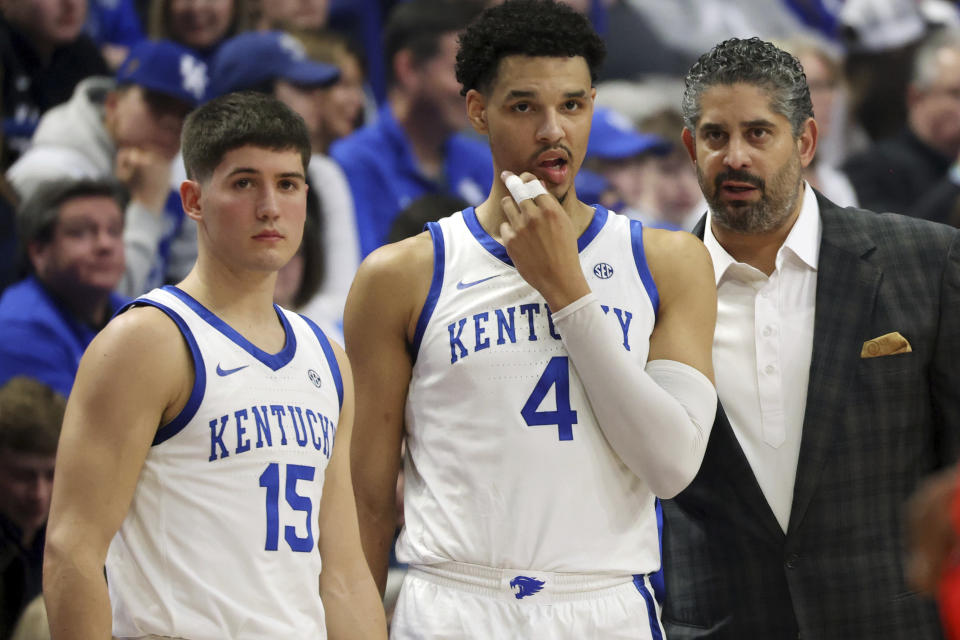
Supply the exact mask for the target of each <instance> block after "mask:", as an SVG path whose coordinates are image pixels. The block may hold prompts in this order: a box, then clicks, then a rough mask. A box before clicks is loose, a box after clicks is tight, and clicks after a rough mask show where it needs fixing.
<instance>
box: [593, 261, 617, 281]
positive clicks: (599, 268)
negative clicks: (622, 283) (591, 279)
mask: <svg viewBox="0 0 960 640" xmlns="http://www.w3.org/2000/svg"><path fill="white" fill-rule="evenodd" d="M593 275H595V276H597V277H598V278H600V279H601V280H606V279H607V278H609V277H610V276H612V275H613V267H611V266H610V265H608V264H607V263H606V262H598V263H597V264H595V265H593Z"/></svg>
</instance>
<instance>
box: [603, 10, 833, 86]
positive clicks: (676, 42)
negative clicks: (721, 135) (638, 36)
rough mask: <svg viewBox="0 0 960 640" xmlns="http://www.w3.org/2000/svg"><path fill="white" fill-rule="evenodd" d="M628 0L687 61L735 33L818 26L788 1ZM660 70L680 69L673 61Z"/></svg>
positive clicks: (768, 33) (767, 34) (770, 34)
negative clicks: (668, 0)
mask: <svg viewBox="0 0 960 640" xmlns="http://www.w3.org/2000/svg"><path fill="white" fill-rule="evenodd" d="M627 3H628V4H629V5H630V6H631V7H632V8H633V9H634V10H635V11H636V12H637V13H638V14H639V15H640V16H641V17H642V19H643V20H644V21H645V22H646V24H647V25H649V28H650V29H651V30H652V31H653V32H654V33H655V34H656V35H657V37H658V38H659V40H660V41H661V42H663V43H664V44H665V45H666V46H667V47H669V48H670V49H673V50H677V51H680V52H682V53H685V54H686V55H685V57H684V60H685V61H686V62H687V63H688V64H689V63H690V62H692V61H694V60H696V59H697V56H699V55H700V53H702V52H703V51H707V50H709V49H710V47H712V46H713V45H715V44H717V43H718V42H720V41H722V40H726V39H727V38H730V37H733V36H737V37H749V36H755V35H759V36H762V37H764V38H767V39H770V38H784V37H787V36H790V35H794V34H797V33H803V32H808V31H812V30H815V29H817V27H816V26H814V25H810V24H808V23H806V21H805V20H804V19H803V18H802V17H801V16H799V15H798V14H797V13H796V12H795V11H793V10H792V8H791V7H790V4H791V2H788V1H787V0H672V1H671V2H663V1H662V0H627ZM612 23H613V20H612V19H611V24H612ZM684 70H685V69H683V70H681V71H684ZM661 72H662V73H676V72H678V70H677V69H676V66H675V64H671V65H670V67H669V68H665V69H662V70H661Z"/></svg>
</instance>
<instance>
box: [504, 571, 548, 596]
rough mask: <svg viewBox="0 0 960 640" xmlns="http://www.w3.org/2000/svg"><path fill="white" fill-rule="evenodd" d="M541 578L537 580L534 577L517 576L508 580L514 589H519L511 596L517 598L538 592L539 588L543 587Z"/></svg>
mask: <svg viewBox="0 0 960 640" xmlns="http://www.w3.org/2000/svg"><path fill="white" fill-rule="evenodd" d="M543 584H544V582H543V580H537V579H536V578H530V577H527V576H517V577H516V578H514V579H513V580H511V581H510V586H511V587H512V588H514V589H519V591H518V592H517V593H515V594H513V597H514V598H516V599H517V600H519V599H520V598H524V597H526V596H532V595H534V594H535V593H537V592H539V591H540V589H543Z"/></svg>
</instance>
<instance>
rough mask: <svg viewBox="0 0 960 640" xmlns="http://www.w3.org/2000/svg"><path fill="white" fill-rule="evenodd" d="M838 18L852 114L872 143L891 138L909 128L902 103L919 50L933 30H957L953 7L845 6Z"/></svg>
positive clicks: (870, 2) (927, 3)
mask: <svg viewBox="0 0 960 640" xmlns="http://www.w3.org/2000/svg"><path fill="white" fill-rule="evenodd" d="M950 5H952V6H950ZM943 9H947V10H946V11H944V10H943ZM951 14H952V15H951ZM836 15H837V19H838V22H839V31H840V34H841V44H843V45H844V47H845V50H846V56H845V60H844V66H845V75H846V77H847V80H848V82H849V84H850V97H851V104H850V113H851V114H853V118H854V120H855V122H857V123H859V124H860V125H862V126H863V128H864V130H865V131H866V132H867V135H868V136H869V138H870V139H871V140H873V141H877V140H883V139H885V138H889V137H891V136H895V135H897V134H898V133H899V132H900V130H901V129H903V127H904V126H905V125H906V124H907V104H906V102H905V101H904V99H903V97H904V95H906V93H907V87H908V85H909V83H910V81H911V65H912V61H913V60H914V57H915V54H916V49H917V46H918V45H919V43H920V41H921V40H922V39H923V38H924V36H925V35H927V33H928V31H929V29H930V28H931V27H932V26H943V25H950V24H953V25H954V26H958V25H960V22H958V20H960V13H958V10H957V6H956V3H955V2H944V1H943V0H844V2H842V3H839V6H838V7H837V8H836ZM861 204H863V203H862V202H861ZM867 208H869V205H867Z"/></svg>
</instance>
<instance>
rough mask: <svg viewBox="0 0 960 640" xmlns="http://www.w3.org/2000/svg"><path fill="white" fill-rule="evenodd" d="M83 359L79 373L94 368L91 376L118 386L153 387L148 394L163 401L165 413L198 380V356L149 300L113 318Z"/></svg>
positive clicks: (180, 402) (174, 409)
mask: <svg viewBox="0 0 960 640" xmlns="http://www.w3.org/2000/svg"><path fill="white" fill-rule="evenodd" d="M83 360H84V361H83V363H82V364H81V371H80V372H78V379H80V378H81V377H82V376H85V375H88V374H87V372H86V371H84V369H88V370H90V373H89V375H90V376H91V377H95V378H96V379H98V380H101V381H105V380H109V381H110V382H109V383H110V384H111V385H115V387H116V388H117V389H121V388H123V389H126V390H127V391H131V390H135V389H136V388H138V387H142V388H144V389H149V394H146V395H148V396H149V397H151V398H156V399H158V400H159V401H160V402H161V403H162V407H161V409H162V414H163V416H164V417H170V418H172V416H173V415H175V414H176V413H177V412H179V409H180V408H182V406H183V405H184V404H186V399H187V398H188V397H189V395H190V389H191V387H192V385H193V360H192V357H191V355H190V350H189V347H188V346H187V343H186V341H185V340H184V338H183V335H182V334H181V333H180V330H179V329H178V328H177V325H176V323H175V322H174V321H173V320H172V319H171V318H170V317H169V316H168V315H167V314H166V313H164V312H163V311H161V310H160V309H158V308H156V307H153V306H149V305H138V306H134V307H131V308H129V309H127V310H126V311H124V312H123V313H121V314H120V315H118V316H116V317H115V318H113V319H112V320H111V321H110V322H109V323H108V324H107V326H106V327H104V328H103V330H102V331H100V333H98V334H97V336H96V338H94V340H93V341H92V342H91V343H90V347H89V348H88V349H87V352H86V353H85V354H84V357H83ZM101 383H102V382H101ZM178 405H179V406H178ZM168 414H169V415H168Z"/></svg>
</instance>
